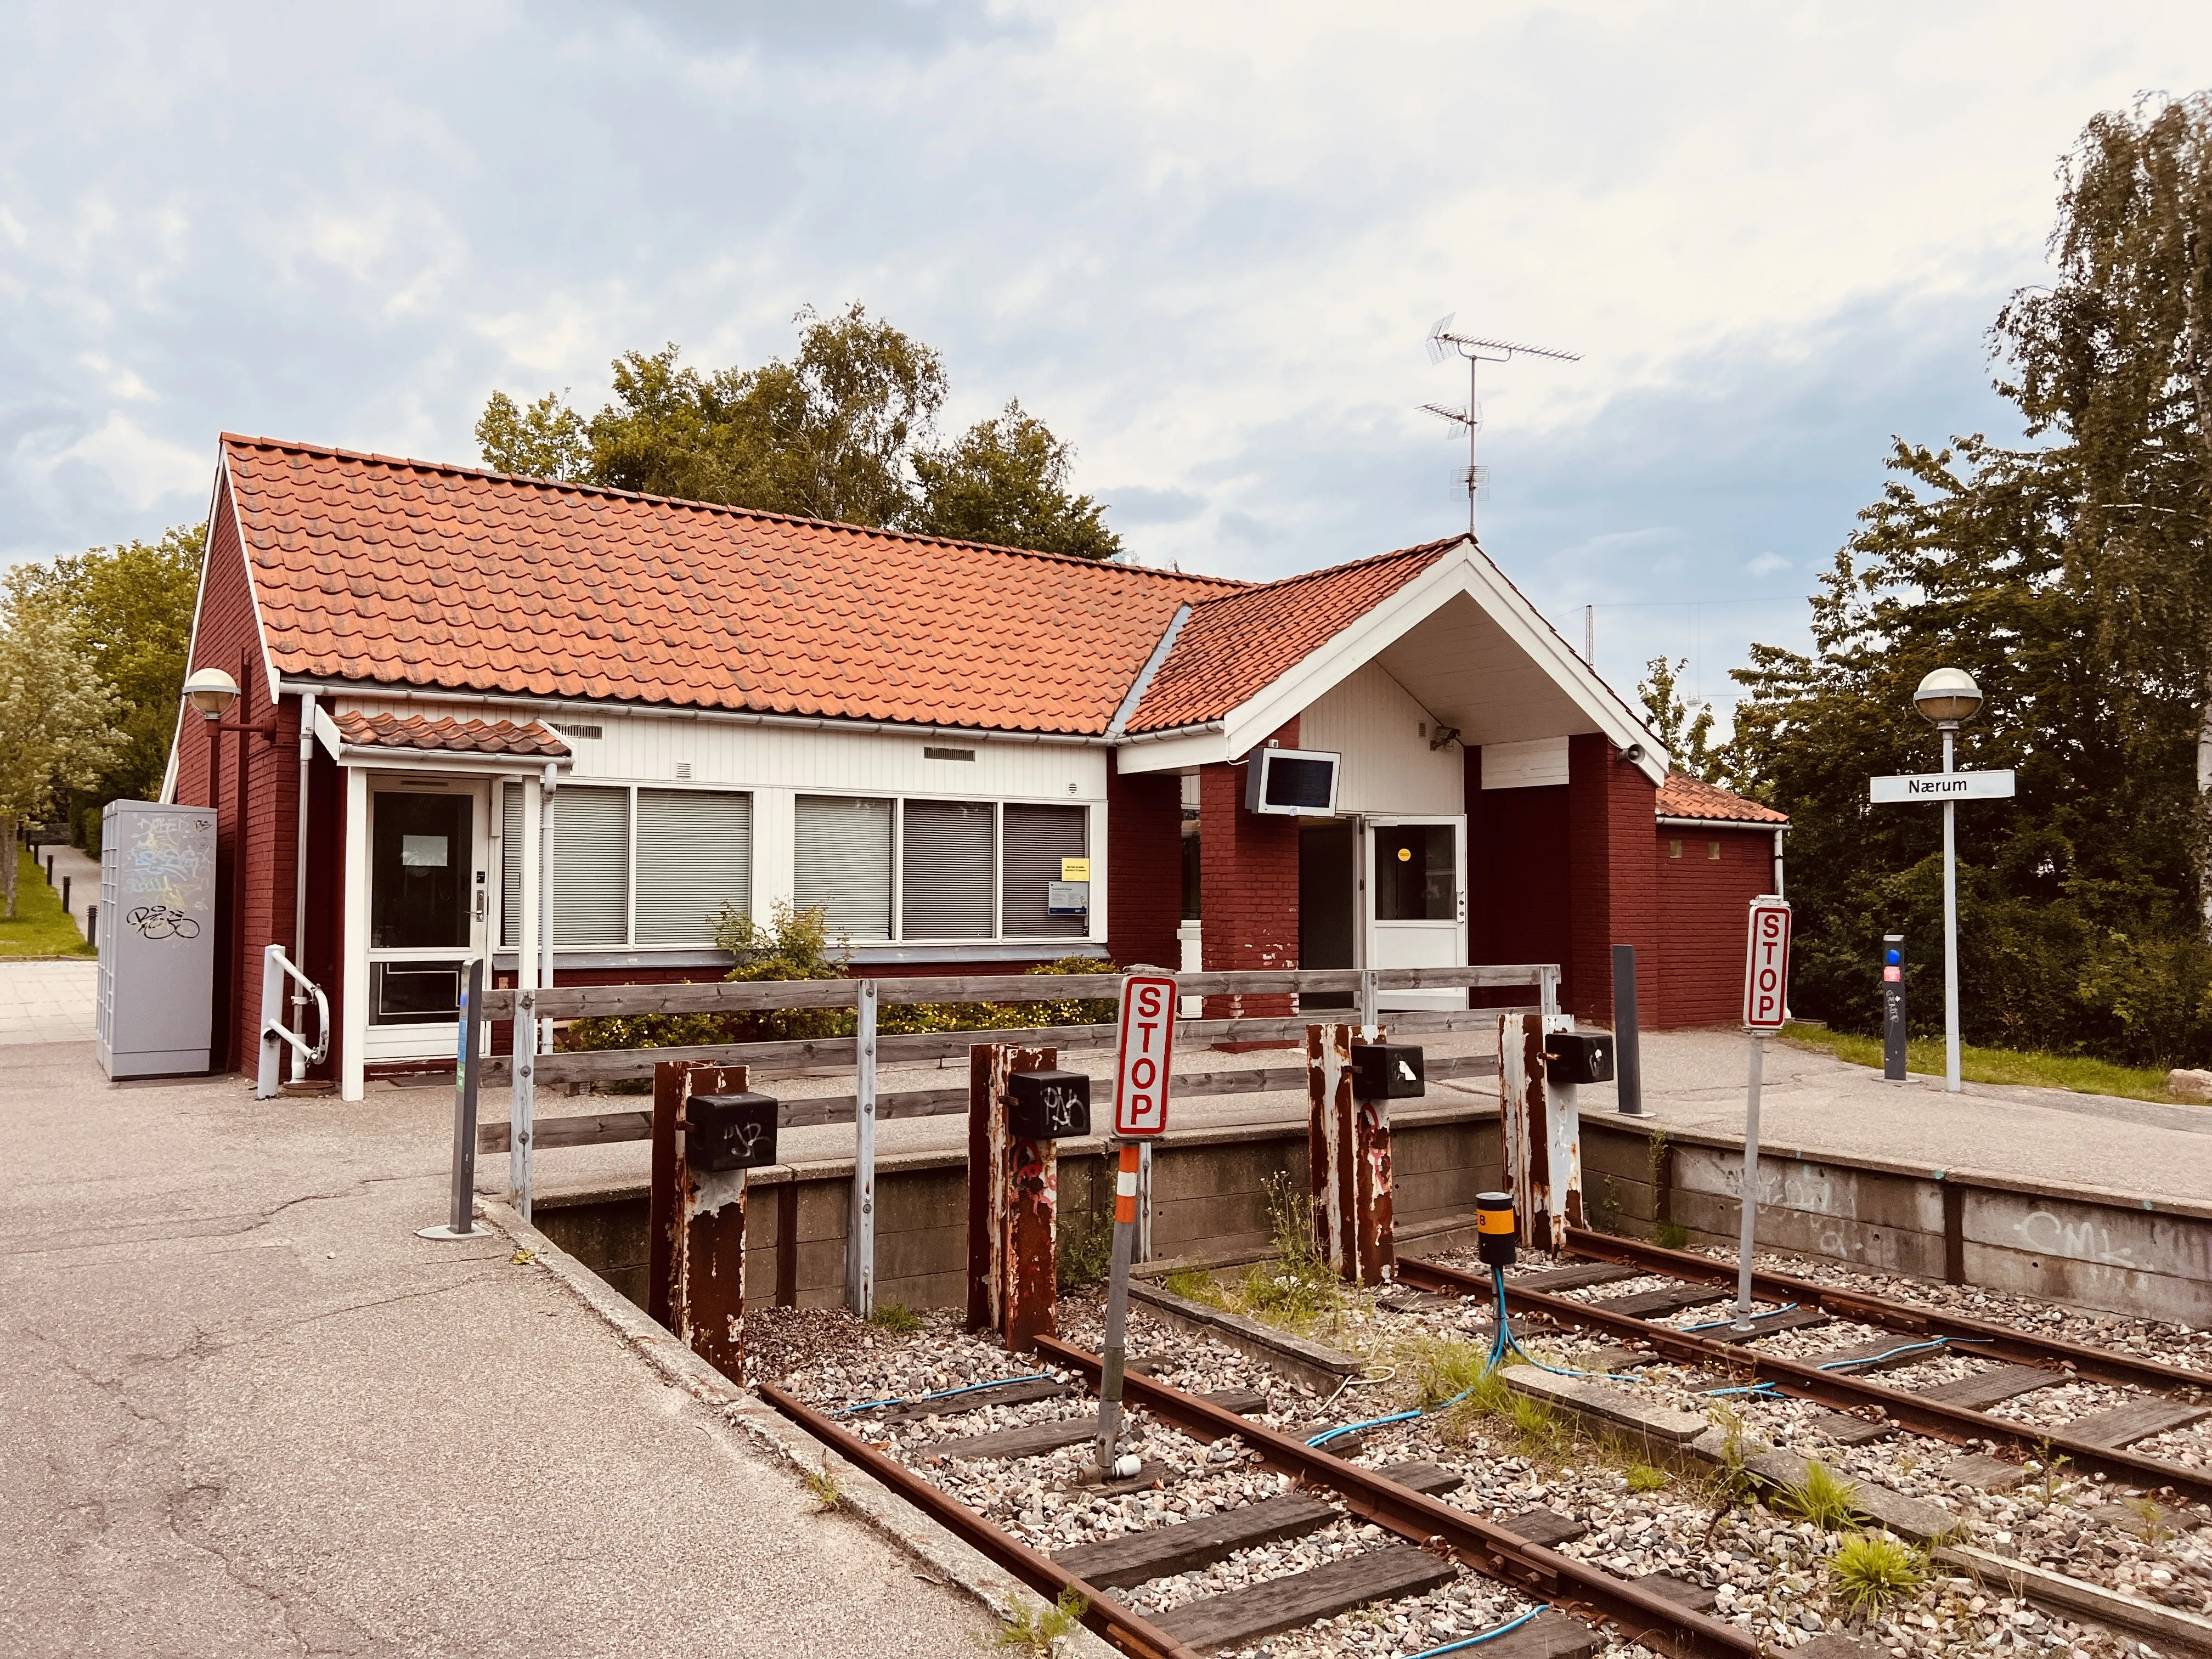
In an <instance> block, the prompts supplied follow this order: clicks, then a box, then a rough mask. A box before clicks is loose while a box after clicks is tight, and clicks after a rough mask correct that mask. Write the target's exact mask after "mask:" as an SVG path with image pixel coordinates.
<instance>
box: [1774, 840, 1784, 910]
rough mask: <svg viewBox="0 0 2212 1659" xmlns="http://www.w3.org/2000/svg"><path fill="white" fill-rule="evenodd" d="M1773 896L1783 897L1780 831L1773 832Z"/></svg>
mask: <svg viewBox="0 0 2212 1659" xmlns="http://www.w3.org/2000/svg"><path fill="white" fill-rule="evenodd" d="M1774 896H1775V897H1777V898H1781V897H1784V893H1783V891H1782V832H1781V831H1780V830H1779V829H1777V830H1776V831H1775V832H1774Z"/></svg>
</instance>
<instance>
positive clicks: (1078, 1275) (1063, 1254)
mask: <svg viewBox="0 0 2212 1659" xmlns="http://www.w3.org/2000/svg"><path fill="white" fill-rule="evenodd" d="M1113 1265H1114V1218H1113V1217H1111V1216H1108V1215H1099V1214H1097V1213H1096V1212H1090V1211H1075V1212H1066V1211H1063V1212H1061V1214H1060V1225H1059V1227H1058V1228H1057V1229H1056V1230H1055V1231H1054V1243H1053V1271H1054V1277H1055V1278H1056V1279H1058V1280H1059V1282H1060V1289H1061V1290H1062V1291H1079V1290H1081V1289H1082V1288H1083V1287H1084V1286H1085V1285H1097V1284H1101V1283H1103V1282H1104V1280H1105V1278H1106V1274H1107V1272H1108V1270H1109V1268H1111V1267H1113Z"/></svg>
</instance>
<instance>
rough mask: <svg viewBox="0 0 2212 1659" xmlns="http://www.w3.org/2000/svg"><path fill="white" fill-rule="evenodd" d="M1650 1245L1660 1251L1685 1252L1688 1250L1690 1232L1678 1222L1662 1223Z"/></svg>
mask: <svg viewBox="0 0 2212 1659" xmlns="http://www.w3.org/2000/svg"><path fill="white" fill-rule="evenodd" d="M1652 1243H1655V1244H1656V1245H1658V1246H1659V1248H1660V1249H1662V1250H1686V1249H1689V1248H1690V1230H1689V1229H1688V1228H1687V1227H1685V1226H1684V1225H1682V1224H1681V1223H1680V1222H1679V1221H1662V1222H1661V1223H1660V1224H1659V1226H1658V1230H1657V1232H1656V1235H1655V1236H1654V1237H1653V1239H1652Z"/></svg>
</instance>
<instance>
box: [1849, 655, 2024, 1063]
mask: <svg viewBox="0 0 2212 1659" xmlns="http://www.w3.org/2000/svg"><path fill="white" fill-rule="evenodd" d="M1970 684H1971V682H1970ZM1939 724H1940V725H1941V726H1942V732H1943V769H1942V771H1940V772H1917V773H1907V774H1905V775H1901V776H1899V777H1893V778H1870V779H1869V780H1868V786H1869V787H1868V799H1869V800H1871V801H1872V802H1873V803H1874V804H1875V805H1877V806H1881V805H1889V804H1891V803H1893V802H1898V801H1941V802H1942V803H1943V1086H1944V1088H1946V1089H1947V1090H1948V1091H1950V1092H1951V1093H1953V1094H1954V1095H1955V1094H1957V1093H1958V1092H1959V858H1958V812H1957V810H1956V808H1957V804H1958V803H1959V802H1960V801H1962V800H2010V799H2012V798H2013V775H2012V773H2011V771H2010V769H2006V770H2003V771H1990V772H1954V771H1953V770H1952V769H1951V758H1952V750H1953V740H1954V738H1956V737H1957V736H1958V726H1959V722H1958V720H1956V719H1951V720H1942V721H1940V722H1939ZM1884 988H1885V989H1887V987H1884ZM1902 996H1903V994H1902V993H1901V992H1900V993H1899V1004H1900V1006H1899V1014H1900V1016H1901V1015H1902V1012H1903V1009H1902ZM1885 1000H1887V999H1885ZM1885 1070H1887V1068H1885ZM1897 1075H1898V1076H1899V1077H1900V1078H1902V1077H1903V1076H1904V1075H1905V1072H1904V1068H1903V1067H1902V1066H1901V1065H1900V1066H1899V1069H1898V1072H1897Z"/></svg>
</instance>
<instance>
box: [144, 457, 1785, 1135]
mask: <svg viewBox="0 0 2212 1659" xmlns="http://www.w3.org/2000/svg"><path fill="white" fill-rule="evenodd" d="M207 546H208V557H207V563H206V569H205V574H204V576H203V578H202V582H201V587H200V594H199V600H198V606H197V615H196V617H195V620H194V623H193V629H192V642H191V666H192V669H193V670H194V671H198V670H202V669H210V668H212V669H220V670H222V671H224V672H226V673H228V674H229V675H230V676H231V677H232V678H234V679H235V680H236V681H237V682H238V683H239V684H240V686H241V687H242V688H243V692H244V695H243V696H242V697H241V698H240V701H239V702H238V704H237V706H236V707H235V708H234V709H233V710H232V712H231V714H229V715H228V718H227V719H226V720H225V722H224V723H225V725H227V726H228V725H235V724H238V723H239V722H240V720H241V719H242V720H243V721H244V723H245V724H246V726H248V727H249V728H261V729H260V730H258V731H252V732H249V734H248V735H245V736H235V735H234V736H228V737H224V738H216V736H215V735H213V734H212V732H211V731H210V727H209V726H208V723H207V722H206V720H204V718H203V716H202V715H200V714H197V713H196V712H194V711H193V710H192V709H191V708H190V707H189V706H187V708H185V711H184V713H183V714H182V716H181V718H180V720H179V726H178V732H177V743H176V747H175V751H174V755H173V759H172V761H171V763H170V769H169V776H168V778H167V781H166V783H165V785H164V799H166V800H168V801H172V802H179V803H183V804H185V805H213V806H215V807H216V809H217V811H218V813H219V845H220V858H219V866H220V872H221V873H220V876H219V882H218V913H219V917H220V924H219V937H218V939H217V942H216V962H217V964H218V969H217V972H218V984H217V986H216V1032H215V1053H216V1062H215V1063H216V1066H217V1068H218V1069H224V1068H229V1069H240V1068H251V1067H252V1065H253V1063H254V1060H255V1056H256V1054H257V1053H258V1029H259V1019H260V984H261V972H260V959H261V957H262V954H263V951H264V946H266V945H269V944H270V943H272V942H273V943H276V944H279V945H283V947H284V948H285V950H286V951H288V952H289V953H290V954H291V956H292V957H293V959H294V960H295V961H296V962H297V963H299V964H300V966H301V969H302V970H303V971H304V972H305V973H306V974H307V975H308V976H309V977H310V978H312V979H313V981H315V982H316V983H317V984H319V986H321V987H324V988H325V991H326V992H327V993H328V994H329V996H330V1000H331V1007H332V1026H333V1030H334V1036H333V1040H332V1042H331V1053H330V1056H329V1058H328V1059H327V1060H325V1062H324V1063H323V1064H322V1065H321V1066H319V1067H318V1068H317V1074H318V1075H321V1076H324V1077H326V1078H329V1079H335V1080H337V1082H338V1083H339V1085H341V1089H342V1092H343V1094H344V1096H345V1097H348V1098H357V1097H359V1096H360V1093H361V1091H362V1086H363V1084H364V1081H365V1079H366V1078H367V1077H368V1076H371V1075H374V1074H377V1073H380V1072H384V1071H386V1070H392V1069H407V1068H419V1067H421V1066H423V1065H424V1064H425V1063H427V1062H432V1061H435V1060H439V1059H441V1058H442V1057H445V1056H448V1055H450V1054H452V1052H453V1020H454V1018H455V1017H456V994H457V991H458V987H459V984H460V982H461V975H462V972H463V971H464V969H465V964H466V963H468V962H470V961H471V960H474V959H477V958H483V959H485V960H486V961H487V962H488V964H489V970H490V974H491V975H493V976H494V982H497V983H504V984H516V983H520V984H523V985H532V984H537V983H538V982H540V975H541V974H542V973H543V972H544V966H543V964H544V963H546V962H547V961H549V960H550V964H551V971H552V974H553V976H554V979H555V981H556V982H557V983H561V984H579V983H593V982H610V981H625V980H653V979H685V978H690V979H698V978H706V977H711V976H714V975H716V974H717V973H718V972H719V971H720V969H722V968H723V967H724V966H725V965H726V963H727V960H728V958H727V957H726V956H724V955H723V954H721V953H720V951H718V950H717V949H716V947H715V945H714V921H715V918H716V916H717V915H719V914H720V912H721V911H722V908H723V907H724V906H725V905H728V906H732V907H734V908H736V909H737V910H739V911H742V912H745V913H747V914H750V915H757V916H760V917H763V918H765V917H767V916H768V915H769V914H770V913H771V911H772V909H773V908H774V907H775V905H777V904H778V903H785V904H789V905H793V906H795V907H799V908H807V907H811V906H817V905H818V906H820V907H822V908H823V909H824V910H825V911H826V912H827V914H828V916H829V926H830V931H831V933H832V935H833V937H836V938H839V939H848V940H849V941H850V944H849V947H848V948H849V950H850V953H851V957H852V960H853V962H854V971H856V972H860V973H866V974H885V973H921V972H937V971H945V970H951V969H959V970H963V971H969V972H974V971H979V970H984V969H1003V970H1006V971H1009V972H1012V971H1018V970H1019V969H1022V968H1024V967H1026V966H1028V965H1030V964H1032V963H1038V962H1043V961H1050V960H1052V959H1054V958H1057V957H1064V956H1070V955H1076V954H1098V955H1106V956H1110V957H1112V959H1113V960H1114V961H1115V962H1117V963H1139V962H1149V963H1164V964H1167V965H1170V966H1176V965H1182V966H1187V967H1195V966H1199V965H1203V966H1204V967H1206V968H1209V969H1262V968H1284V967H1293V966H1301V965H1303V966H1306V967H1331V968H1334V967H1356V966H1363V965H1373V966H1378V967H1394V966H1435V965H1444V964H1450V963H1559V964H1560V966H1561V967H1562V969H1563V970H1564V996H1565V1004H1566V1006H1568V1007H1569V1008H1571V1009H1572V1010H1573V1011H1574V1012H1576V1013H1577V1014H1578V1015H1580V1016H1582V1017H1583V1018H1586V1019H1589V1020H1592V1021H1595V1022H1597V1023H1600V1024H1610V1023H1611V1017H1612V995H1613V985H1612V964H1611V951H1610V947H1611V946H1613V945H1615V944H1627V945H1634V946H1635V947H1636V949H1637V960H1638V995H1639V1000H1640V1006H1639V1013H1640V1016H1641V1018H1642V1019H1643V1021H1644V1024H1646V1025H1648V1026H1650V1027H1653V1028H1664V1027H1670V1026H1687V1025H1708V1024H1720V1023H1723V1022H1725V1021H1728V1020H1730V1019H1732V1018H1734V1017H1735V1009H1736V1006H1737V1001H1738V998H1739V994H1740V986H1741V961H1742V943H1741V941H1742V937H1743V934H1742V929H1743V926H1744V921H1743V918H1744V907H1745V902H1746V901H1747V899H1749V898H1750V897H1752V896H1753V895H1755V894H1758V893H1760V892H1764V891H1769V890H1772V889H1773V888H1774V887H1775V886H1776V885H1777V884H1778V883H1779V881H1780V878H1781V856H1782V830H1783V829H1784V827H1785V821H1784V819H1783V817H1781V815H1779V814H1778V813H1776V812H1773V811H1769V810H1768V809H1766V808H1765V807H1762V806H1759V805H1756V804H1754V803H1752V802H1749V801H1746V800H1742V799H1738V798H1737V797H1735V796H1733V795H1730V794H1729V793H1726V792H1725V791H1723V790H1720V789H1717V788H1714V787H1711V786H1708V785H1705V784H1702V783H1699V782H1697V781H1694V780H1691V779H1687V778H1685V777H1683V776H1681V775H1679V774H1670V773H1669V772H1668V762H1667V757H1666V755H1665V754H1664V753H1663V752H1662V749H1661V747H1660V744H1659V743H1658V740H1657V739H1656V737H1655V736H1654V735H1653V733H1652V732H1650V730H1649V729H1648V728H1647V727H1646V726H1645V725H1644V722H1643V721H1642V720H1641V719H1640V718H1639V717H1638V715H1637V714H1635V713H1634V712H1633V711H1632V709H1631V708H1629V707H1628V705H1627V704H1626V703H1625V702H1623V701H1622V699H1621V698H1620V696H1617V695H1616V694H1615V693H1614V692H1613V690H1612V689H1611V688H1610V687H1609V686H1607V684H1606V683H1605V682H1604V681H1603V680H1602V679H1601V678H1599V677H1598V676H1597V674H1596V673H1595V671H1593V670H1592V669H1591V667H1590V666H1589V665H1588V664H1587V663H1585V662H1584V661H1583V659H1581V657H1580V656H1578V655H1577V653H1575V652H1574V651H1573V650H1571V648H1570V647H1568V645H1567V644H1566V642H1565V641H1564V640H1562V639H1561V638H1560V637H1559V635H1558V633H1557V632H1555V631H1554V630H1553V629H1552V628H1551V627H1550V626H1549V625H1548V624H1547V623H1546V622H1545V621H1544V619H1543V618H1542V617H1541V616H1539V615H1538V614H1537V612H1536V611H1535V610H1534V607H1532V606H1531V605H1529V604H1528V601H1527V600H1526V599H1523V598H1522V595H1521V593H1520V592H1518V591H1517V590H1516V588H1515V587H1514V586H1512V584H1511V583H1510V582H1509V581H1508V580H1506V579H1505V577H1504V574H1502V573H1501V572H1500V571H1499V569H1498V566H1497V565H1496V564H1495V563H1493V562H1492V560H1491V559H1490V557H1489V556H1488V555H1487V554H1486V553H1485V552H1484V551H1483V550H1481V548H1480V547H1479V546H1477V545H1476V544H1475V543H1474V540H1473V539H1472V538H1469V537H1467V536H1456V537H1453V538H1449V539H1447V540H1443V541H1437V542H1431V543H1429V544H1425V545H1424V546H1420V547H1411V548H1407V549H1404V550H1401V551H1398V552H1395V553H1385V554H1383V555H1381V556H1377V557H1373V558H1366V559H1360V560H1357V561H1355V562H1352V563H1348V564H1341V565H1337V566H1334V567H1333V568H1329V569H1326V570H1316V571H1312V572H1310V573H1308V574H1304V575H1297V576H1291V577H1287V578H1285V579H1284V580H1280V581H1274V582H1267V583H1262V584H1256V585H1255V584H1250V583H1245V582H1237V581H1229V580H1219V579H1217V578H1212V577H1206V576H1194V575H1185V574H1181V573H1179V572H1176V571H1170V570H1155V569H1148V568H1145V567H1143V566H1139V565H1131V564H1115V563H1107V564H1099V563H1091V562H1086V561H1083V560H1079V559H1071V558H1062V557H1057V556H1048V555H1044V554H1038V553H1029V552H1023V551H1019V550H1012V549H1008V548H1000V547H987V546H979V545H976V544H970V543H964V542H951V541H942V540H937V539H933V538H927V537H921V536H901V535H895V534H890V533H888V532H882V531H875V530H864V529H857V528H854V527H853V526H847V525H837V524H823V523H816V522H812V521H810V520H799V519H790V518H783V517H779V516H777V515H775V514H773V513H754V512H748V511H744V510H743V509H739V508H734V507H716V506H711V505H703V504H701V503H698V502H693V501H670V500H664V499H660V498H658V497H653V496H644V495H628V494H624V493H623V492H621V491H617V490H609V489H589V488H585V487H582V486H579V485H574V484H560V483H543V482H539V481H536V480H532V479H527V478H516V477H501V476H498V475H495V474H490V473H485V472H480V471H471V470H469V469H467V468H464V467H456V466H441V465H432V464H429V463H426V462H420V461H409V460H398V459H392V458H390V457H386V456H380V455H363V454H355V453H348V452H345V451H342V450H334V449H327V448H322V447H315V446H312V445H307V444H298V443H282V442H276V441H271V440H267V439H259V438H244V437H237V436H226V437H224V439H223V440H222V454H221V461H220V466H219V470H218V472H217V475H216V483H215V492H214V498H213V501H212V505H211V507H210V517H209V522H208V541H207ZM241 751H242V752H243V756H244V760H243V769H242V770H241V763H240V753H241ZM1255 757H1256V758H1258V759H1259V760H1261V762H1262V763H1264V764H1265V765H1266V767H1267V772H1266V774H1265V775H1264V778H1263V780H1262V781H1261V787H1260V788H1259V790H1258V791H1256V792H1255V790H1254V788H1253V787H1252V782H1251V780H1250V779H1249V773H1250V771H1251V769H1252V767H1253V765H1254V763H1255ZM1255 793H1256V795H1257V799H1256V800H1255ZM1255 805H1258V806H1259V807H1261V808H1262V809H1264V810H1258V811H1255V810H1254V807H1255ZM549 867H550V905H549V904H547V903H546V902H545V899H546V898H547V896H548V895H547V894H546V893H545V892H544V884H545V879H546V875H547V872H548V869H549ZM548 915H550V929H551V932H552V935H553V938H552V941H551V949H550V951H546V950H545V949H544V940H543V939H542V938H541V929H542V928H543V927H544V926H545V918H546V917H547V916H548ZM1455 996H1456V997H1459V998H1462V999H1463V998H1464V996H1465V994H1464V993H1455V994H1438V993H1418V994H1407V995H1406V996H1405V997H1404V998H1402V999H1401V1000H1400V1003H1399V1006H1413V1005H1418V1006H1450V1002H1451V999H1452V998H1453V997H1455ZM1439 999H1441V1000H1439ZM1247 1002H1248V1005H1249V1002H1250V1000H1249V999H1248V1000H1247ZM1385 1006H1391V1002H1390V1000H1389V999H1387V998H1386V999H1385ZM1462 1006H1463V1003H1462ZM1248 1012H1261V1010H1259V1009H1257V1008H1255V1007H1249V1006H1248ZM502 1035H503V1034H502Z"/></svg>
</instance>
